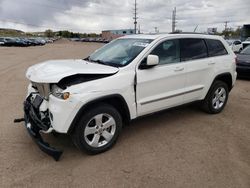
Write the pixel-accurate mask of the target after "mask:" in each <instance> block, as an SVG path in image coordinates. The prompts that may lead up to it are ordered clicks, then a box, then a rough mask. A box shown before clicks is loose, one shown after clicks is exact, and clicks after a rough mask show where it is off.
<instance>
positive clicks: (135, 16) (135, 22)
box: [133, 0, 138, 34]
mask: <svg viewBox="0 0 250 188" xmlns="http://www.w3.org/2000/svg"><path fill="white" fill-rule="evenodd" d="M134 6H135V8H134V17H133V19H134V25H135V34H136V31H137V19H138V17H137V10H138V8H137V2H136V0H135V4H134Z"/></svg>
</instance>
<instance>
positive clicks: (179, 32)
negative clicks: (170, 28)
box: [169, 31, 209, 35]
mask: <svg viewBox="0 0 250 188" xmlns="http://www.w3.org/2000/svg"><path fill="white" fill-rule="evenodd" d="M169 34H199V35H209V34H208V33H197V32H182V31H175V32H170V33H169Z"/></svg>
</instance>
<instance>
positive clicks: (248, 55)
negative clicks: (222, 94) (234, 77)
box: [236, 45, 250, 78]
mask: <svg viewBox="0 0 250 188" xmlns="http://www.w3.org/2000/svg"><path fill="white" fill-rule="evenodd" d="M236 67H237V73H238V77H240V78H250V45H249V46H247V47H245V48H244V49H243V50H242V51H241V52H240V53H239V54H237V66H236Z"/></svg>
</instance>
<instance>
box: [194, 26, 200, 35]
mask: <svg viewBox="0 0 250 188" xmlns="http://www.w3.org/2000/svg"><path fill="white" fill-rule="evenodd" d="M198 26H199V25H197V26H196V27H195V28H194V33H195V31H196V30H197V28H198Z"/></svg>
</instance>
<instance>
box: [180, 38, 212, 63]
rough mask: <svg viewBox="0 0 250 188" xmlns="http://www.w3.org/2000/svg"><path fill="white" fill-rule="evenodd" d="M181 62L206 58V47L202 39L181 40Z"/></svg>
mask: <svg viewBox="0 0 250 188" xmlns="http://www.w3.org/2000/svg"><path fill="white" fill-rule="evenodd" d="M180 44H181V61H188V60H194V59H200V58H205V57H207V56H208V55H207V47H206V44H205V42H204V40H203V39H191V38H190V39H181V40H180Z"/></svg>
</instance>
